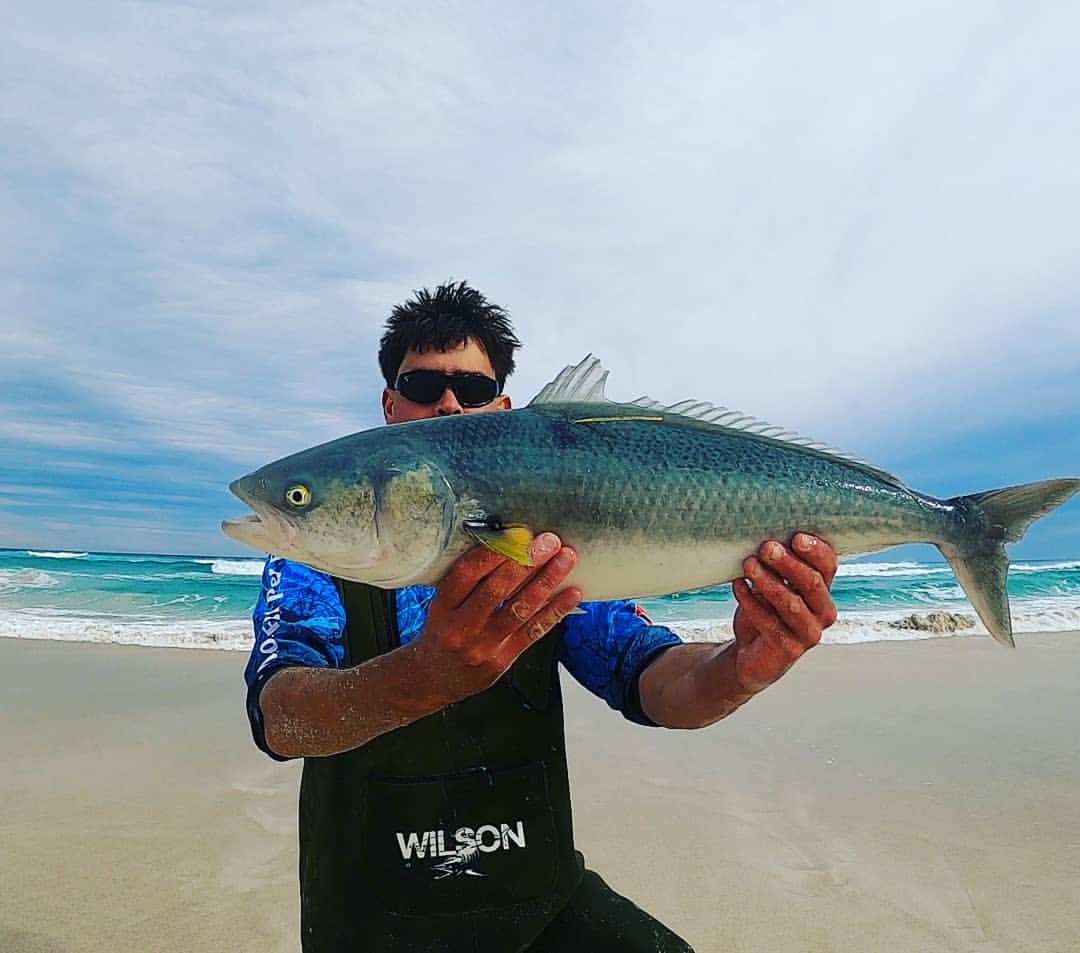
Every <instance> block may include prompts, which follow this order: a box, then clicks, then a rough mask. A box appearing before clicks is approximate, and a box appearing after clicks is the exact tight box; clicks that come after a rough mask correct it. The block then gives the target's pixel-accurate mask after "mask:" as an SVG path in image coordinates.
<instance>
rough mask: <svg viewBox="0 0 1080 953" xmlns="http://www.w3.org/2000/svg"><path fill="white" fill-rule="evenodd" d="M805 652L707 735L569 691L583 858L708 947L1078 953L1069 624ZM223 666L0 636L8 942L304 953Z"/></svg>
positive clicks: (1076, 673)
mask: <svg viewBox="0 0 1080 953" xmlns="http://www.w3.org/2000/svg"><path fill="white" fill-rule="evenodd" d="M1018 641H1019V648H1018V650H1017V651H1015V652H1011V651H1008V650H1005V649H1003V648H1001V647H1000V646H998V645H995V644H993V643H991V642H990V641H989V640H988V639H985V638H954V639H939V640H932V641H926V642H900V643H874V644H866V645H858V646H822V647H821V648H819V649H817V650H816V651H815V652H814V653H812V655H811V656H810V657H808V658H807V659H806V660H805V662H804V663H802V664H801V665H800V666H799V667H797V668H796V669H795V670H794V671H792V672H791V673H790V674H789V675H788V676H787V678H786V679H785V680H784V682H782V683H781V684H779V685H777V686H776V687H774V688H773V689H771V690H770V691H769V692H767V693H766V694H764V695H762V696H761V697H759V698H757V699H755V700H754V701H752V702H751V703H750V704H749V705H748V706H747V707H746V708H745V709H744V710H743V711H741V712H739V713H737V714H736V715H735V716H733V717H732V718H731V719H729V720H727V721H726V722H722V723H721V724H719V725H717V726H715V727H713V728H712V729H707V730H705V731H700V732H686V733H681V732H667V731H661V730H655V729H653V730H650V729H643V728H638V727H636V726H633V725H628V724H625V723H623V722H622V720H621V719H620V718H619V717H618V716H616V715H614V714H613V713H612V712H610V711H609V710H608V709H606V707H604V706H603V705H602V704H601V703H600V702H598V701H596V700H595V699H593V698H591V697H590V696H587V695H586V694H585V693H584V692H583V691H581V690H580V689H578V688H577V686H576V685H573V684H572V683H571V682H570V681H569V680H568V679H564V685H565V686H566V695H567V732H568V743H569V746H570V752H571V772H572V773H571V778H572V783H573V788H574V802H575V811H576V814H575V820H576V826H577V839H578V843H579V846H580V847H581V849H582V850H583V851H584V852H585V855H586V857H587V858H588V861H589V863H590V865H591V866H593V867H594V868H595V869H597V870H599V871H600V872H601V873H602V874H603V875H604V876H605V878H606V879H607V880H608V881H609V882H610V883H612V885H613V886H615V887H616V888H617V889H620V890H622V891H623V892H624V893H626V894H628V895H629V896H631V897H632V898H633V899H635V900H636V901H637V902H638V903H639V904H641V905H642V906H644V907H645V908H646V909H648V910H650V911H652V912H653V913H655V914H656V915H657V916H659V917H660V918H661V919H663V920H665V921H666V922H668V923H669V924H670V925H671V926H672V927H674V928H675V929H676V930H678V931H679V932H681V933H682V934H683V935H684V936H686V938H687V939H688V940H690V941H691V942H693V943H694V945H695V947H696V949H697V950H698V953H724V951H740V953H832V951H836V953H839V951H859V953H877V951H880V953H938V951H941V953H945V951H948V953H954V951H955V953H960V951H964V953H967V951H972V953H1075V951H1077V950H1080V909H1078V906H1077V898H1078V897H1080V691H1078V689H1077V682H1078V678H1080V633H1075V632H1074V633H1055V634H1052V635H1032V636H1023V637H1021V638H1020V639H1019V640H1018ZM243 663H244V656H243V655H242V654H240V653H229V652H201V651H197V650H177V649H154V648H145V647H126V646H110V645H88V644H65V643H56V642H31V641H19V640H11V639H0V717H2V719H3V725H4V728H3V731H2V733H0V759H2V760H0V765H2V768H0V844H2V849H0V884H2V889H0V951H2V953H91V951H93V953H127V951H131V953H148V951H149V953H174V951H175V953H220V951H240V953H247V951H251V953H295V951H296V950H297V949H298V941H297V936H298V904H297V899H296V870H295V867H296V844H295V838H296V821H295V814H296V797H297V783H298V780H299V766H298V765H296V764H287V765H278V764H275V763H273V762H271V761H270V760H269V759H267V758H265V757H264V756H263V755H261V754H260V753H259V752H258V751H256V749H255V748H254V746H253V745H252V744H251V742H250V740H249V737H248V730H247V723H246V719H245V717H244V712H243V683H242V679H241V670H242V667H243Z"/></svg>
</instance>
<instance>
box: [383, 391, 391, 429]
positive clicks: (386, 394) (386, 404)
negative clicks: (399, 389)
mask: <svg viewBox="0 0 1080 953" xmlns="http://www.w3.org/2000/svg"><path fill="white" fill-rule="evenodd" d="M382 413H383V420H384V421H385V422H386V423H390V417H391V416H392V415H393V413H394V392H393V391H392V390H390V388H389V387H384V388H383V392H382Z"/></svg>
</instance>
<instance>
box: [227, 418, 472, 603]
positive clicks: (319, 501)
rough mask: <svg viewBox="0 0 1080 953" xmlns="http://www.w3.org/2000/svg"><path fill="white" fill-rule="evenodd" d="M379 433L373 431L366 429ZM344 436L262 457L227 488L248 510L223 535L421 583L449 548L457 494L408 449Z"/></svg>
mask: <svg viewBox="0 0 1080 953" xmlns="http://www.w3.org/2000/svg"><path fill="white" fill-rule="evenodd" d="M369 433H371V434H375V433H378V431H370V432H369ZM365 436H366V434H356V435H354V436H353V437H346V438H342V439H341V440H337V441H334V442H333V443H330V444H324V445H322V446H320V447H314V448H312V449H311V450H305V451H303V452H301V453H297V454H293V455H292V456H289V457H285V458H283V459H281V460H277V461H275V462H273V463H268V464H267V465H266V466H264V467H261V468H260V469H258V470H256V471H255V472H254V473H250V474H248V475H247V476H244V477H241V478H240V479H238V480H235V481H233V482H232V483H231V484H230V485H229V489H230V490H231V491H232V492H233V493H234V494H235V495H236V496H237V497H239V498H240V499H241V500H243V501H244V502H245V503H247V504H248V506H250V507H251V508H252V510H253V511H254V512H253V513H252V514H250V515H248V516H245V517H241V518H238V519H229V520H225V521H223V522H222V524H221V528H222V530H224V532H225V534H226V535H227V536H230V537H232V538H233V539H236V540H238V541H239V542H242V543H245V544H247V545H249V546H253V547H254V548H256V549H261V550H263V551H264V552H268V553H275V554H277V555H279V556H284V557H285V558H287V559H292V560H295V561H296V562H302V563H305V564H307V565H309V566H313V567H315V568H316V569H321V570H323V571H324V572H328V573H330V574H331V575H333V576H337V577H339V578H341V579H350V580H353V581H356V582H366V583H370V584H372V585H377V586H382V587H384V588H392V587H395V586H399V585H405V584H408V583H411V582H416V581H420V580H421V579H422V578H423V577H424V574H425V570H426V569H428V568H429V567H430V566H432V565H433V564H435V563H436V562H437V561H438V560H439V558H440V556H441V555H442V553H443V551H444V550H445V548H446V546H447V544H448V542H449V539H450V536H451V531H452V527H453V514H454V499H453V493H452V491H451V488H450V485H449V483H448V482H447V480H446V479H445V477H444V476H443V474H442V472H441V471H440V470H439V468H438V467H437V466H436V465H435V464H434V463H433V462H430V461H426V460H424V459H422V458H420V457H418V455H417V454H416V453H415V452H408V451H407V448H404V447H395V446H393V445H391V446H389V447H387V446H384V445H382V442H381V441H378V440H376V441H370V440H363V439H359V438H363V437H365Z"/></svg>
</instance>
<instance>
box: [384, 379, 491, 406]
mask: <svg viewBox="0 0 1080 953" xmlns="http://www.w3.org/2000/svg"><path fill="white" fill-rule="evenodd" d="M447 387H449V388H450V389H451V390H452V391H453V392H454V396H455V397H457V399H458V402H459V403H460V404H461V406H462V407H483V406H485V405H486V404H490V403H491V402H492V401H493V400H494V399H495V398H496V397H497V396H498V395H499V384H498V382H497V381H496V380H494V379H493V378H491V377H485V376H484V375H483V374H444V373H443V372H442V371H406V372H405V373H404V374H401V375H399V376H398V379H397V386H396V388H395V390H397V392H398V393H399V394H401V395H402V396H403V397H405V398H406V399H407V400H411V401H412V402H413V403H414V404H434V403H436V402H437V401H438V400H439V398H440V397H442V395H443V393H444V392H445V391H446V388H447Z"/></svg>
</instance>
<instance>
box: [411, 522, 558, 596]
mask: <svg viewBox="0 0 1080 953" xmlns="http://www.w3.org/2000/svg"><path fill="white" fill-rule="evenodd" d="M559 542H560V540H559V537H558V536H556V535H555V534H554V533H540V534H539V535H538V536H537V537H536V538H535V539H534V540H533V541H532V545H531V547H530V549H529V552H530V555H531V556H532V558H533V562H534V563H537V562H541V563H542V562H545V561H546V560H548V559H550V558H551V556H552V555H554V554H555V553H556V552H557V551H558V549H559ZM507 562H509V560H507V559H506V557H505V556H501V555H499V553H496V552H494V551H493V550H490V549H488V548H487V547H486V546H475V547H473V548H472V549H470V550H469V551H468V552H467V553H466V554H465V555H464V556H462V557H461V558H460V559H458V560H457V561H456V562H455V563H454V564H453V565H452V566H451V567H450V569H449V570H448V571H447V573H446V575H445V576H444V577H443V579H442V581H441V582H440V583H439V585H438V588H437V590H436V592H435V599H434V600H433V602H432V608H433V609H449V610H453V609H457V608H459V607H460V606H461V604H462V603H463V602H465V600H466V599H468V598H469V596H470V594H471V593H472V591H473V590H474V589H475V588H476V586H477V585H478V584H479V583H481V582H482V581H483V580H484V579H486V578H487V577H488V576H489V575H491V573H493V572H494V571H495V570H496V569H498V568H499V567H500V566H502V565H503V564H504V563H507ZM515 565H516V564H515ZM523 568H525V569H526V570H528V568H529V567H523ZM526 575H528V572H526Z"/></svg>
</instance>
